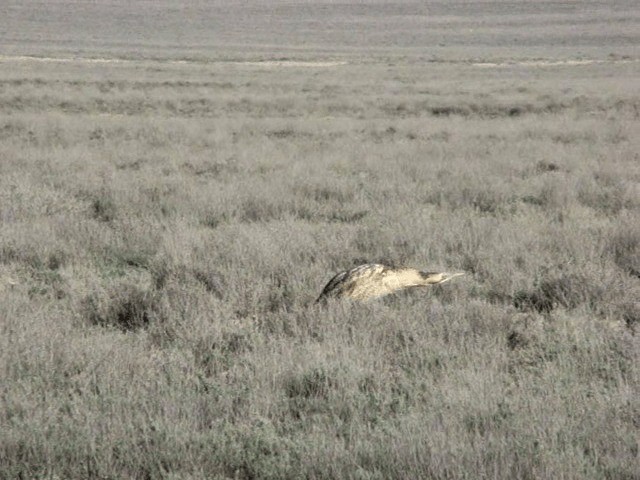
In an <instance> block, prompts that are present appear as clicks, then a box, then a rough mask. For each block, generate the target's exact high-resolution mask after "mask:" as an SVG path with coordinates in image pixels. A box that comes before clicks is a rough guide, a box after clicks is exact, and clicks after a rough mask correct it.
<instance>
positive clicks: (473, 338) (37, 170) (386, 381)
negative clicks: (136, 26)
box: [0, 3, 640, 480]
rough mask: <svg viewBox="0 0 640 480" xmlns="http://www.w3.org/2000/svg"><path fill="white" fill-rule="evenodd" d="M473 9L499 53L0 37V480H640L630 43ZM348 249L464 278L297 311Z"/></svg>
mask: <svg viewBox="0 0 640 480" xmlns="http://www.w3.org/2000/svg"><path fill="white" fill-rule="evenodd" d="M492 5H494V4H492V3H488V4H487V5H485V7H486V8H487V9H488V10H486V12H487V15H489V16H488V17H486V18H489V19H491V22H493V23H491V22H490V26H487V25H485V27H484V28H485V30H483V31H482V32H481V34H479V35H481V36H482V35H485V37H482V38H491V39H493V40H491V41H492V42H493V41H494V40H495V42H498V43H496V45H493V44H490V46H492V48H494V50H491V51H490V52H493V53H492V54H487V61H488V62H492V61H495V62H499V63H502V64H501V65H500V66H496V67H495V68H479V67H478V66H475V65H473V62H471V61H462V62H460V61H456V62H448V61H445V60H442V59H440V60H438V61H431V62H424V61H423V60H424V58H423V56H422V54H419V55H417V54H416V53H415V49H412V48H409V47H406V48H405V46H403V44H402V42H401V41H400V43H399V44H398V45H394V48H393V49H388V48H387V47H388V46H386V45H384V42H383V41H382V40H381V42H382V43H379V44H376V45H377V46H378V47H379V48H378V49H376V48H372V50H371V51H370V52H369V54H367V55H366V56H364V55H362V52H364V51H366V50H363V49H362V48H361V47H358V48H359V50H358V52H357V54H355V53H354V52H353V51H352V50H351V48H352V47H349V48H345V49H343V50H340V51H339V52H337V53H336V52H334V53H333V54H332V56H331V55H329V56H328V53H327V52H330V51H331V48H329V47H328V46H327V44H326V41H327V40H326V39H325V40H323V39H322V38H320V37H314V38H316V40H317V41H318V42H320V43H322V42H323V41H324V42H325V44H323V45H324V47H323V49H320V48H319V49H318V51H320V53H317V52H316V51H315V50H313V49H311V48H309V49H308V50H301V51H298V53H297V54H296V56H295V59H297V60H299V61H302V62H315V61H324V62H327V61H332V59H334V60H335V59H338V60H339V61H340V62H343V61H346V62H347V63H346V64H336V65H334V64H332V65H325V66H323V67H319V66H314V67H310V66H309V64H305V63H302V64H299V65H287V66H286V68H285V67H283V66H282V65H277V62H282V61H283V59H281V58H278V57H274V58H271V60H273V61H274V62H276V63H275V64H273V65H268V66H265V65H262V64H252V63H250V64H243V63H241V61H243V60H245V59H247V58H249V59H250V60H252V61H256V60H261V58H256V56H255V55H254V56H253V57H252V56H251V54H249V53H247V52H248V51H249V50H247V49H244V50H243V49H240V48H239V47H238V48H237V49H235V50H234V49H233V48H231V47H228V49H227V50H225V52H227V53H225V54H224V55H228V59H230V60H234V62H215V61H209V60H211V59H209V60H206V59H205V60H202V59H201V60H198V61H193V62H186V63H172V62H167V61H160V60H158V61H156V60H150V59H149V58H150V57H153V56H154V55H151V54H149V51H150V49H151V47H150V46H149V45H146V46H144V48H142V47H141V51H143V52H145V53H144V54H143V53H141V54H140V57H141V58H136V57H135V55H132V54H131V53H130V52H129V53H127V52H124V53H123V52H121V53H123V55H122V57H123V58H125V59H126V61H121V62H115V63H107V62H84V63H83V62H82V61H75V62H45V61H38V62H34V61H29V60H24V59H22V60H11V61H9V60H1V59H0V62H3V63H0V65H2V66H3V68H1V69H0V113H1V116H0V227H1V228H0V478H174V479H177V478H194V479H195V478H362V479H364V478H370V479H374V478H433V479H453V478H521V479H525V478H576V479H578V478H580V479H582V478H593V479H601V478H609V479H629V480H630V479H637V478H639V477H638V473H637V472H638V471H640V456H639V453H638V446H639V443H640V439H639V437H638V429H639V427H640V401H639V400H638V398H640V393H639V387H640V375H639V371H638V362H639V361H640V343H639V342H640V341H639V338H640V336H639V335H640V333H639V329H640V302H639V299H640V227H639V224H640V222H639V221H638V219H639V218H640V162H639V158H638V152H639V151H640V140H639V138H640V136H638V134H637V133H638V131H639V126H640V121H639V115H640V96H639V95H638V89H637V85H638V78H639V77H640V64H639V63H637V62H636V61H624V62H622V61H618V60H620V58H618V57H614V56H612V57H606V56H604V57H601V58H600V60H598V62H594V63H582V64H580V63H578V64H571V63H567V64H555V65H554V64H551V65H548V66H544V67H541V66H539V65H535V64H530V65H526V64H524V65H523V64H509V63H508V60H509V58H511V57H504V54H505V52H506V51H507V50H505V49H500V48H498V47H499V46H500V45H502V46H504V45H505V44H504V43H500V42H499V41H498V40H496V39H499V38H498V37H499V36H500V35H507V34H508V33H509V32H510V31H512V30H510V29H513V28H514V27H513V25H517V24H518V22H519V21H520V20H521V19H522V18H525V17H526V15H534V13H532V12H524V13H522V15H524V17H520V16H513V17H509V18H508V20H509V22H511V23H509V25H511V26H509V25H507V26H504V25H503V26H502V27H504V29H503V30H501V29H500V28H502V27H501V24H500V23H499V22H498V20H497V19H498V18H499V17H500V16H499V15H497V13H496V12H493V11H492V10H491V8H492ZM523 5H524V4H523ZM256 8H257V7H256ZM261 8H262V7H261ZM283 8H284V7H283ZM340 8H345V7H344V6H342V7H340ZM354 8H355V7H354ZM376 8H383V7H376ZM406 8H409V7H406ZM412 8H413V7H412ZM416 8H417V7H416ZM434 8H435V7H434ZM438 8H440V7H438ZM442 8H445V7H442ZM451 8H453V9H454V10H455V8H457V7H455V6H452V7H451ZM17 11H18V10H15V9H14V10H12V12H13V13H12V15H17V14H16V13H15V12H17ZM375 11H376V10H375V9H374V10H371V12H373V13H375ZM492 12H493V13H492ZM373 13H372V15H373ZM436 13H437V12H436ZM445 13H446V12H445ZM454 13H455V12H454ZM458 13H459V12H458ZM469 14H470V15H472V14H473V12H469ZM596 14H597V12H596V13H593V15H596ZM274 15H276V17H277V15H280V14H279V13H277V11H276V13H274ZM589 15H591V14H584V15H583V16H580V17H578V19H577V20H576V22H578V24H580V25H581V27H580V29H578V30H580V31H582V30H581V29H585V28H587V27H585V25H589V23H588V20H589V19H590V18H591V19H592V20H593V18H592V17H590V16H589ZM611 15H613V13H612V14H611ZM614 16H615V15H614ZM551 17H552V20H553V21H554V22H557V21H559V19H561V18H565V17H562V15H561V14H560V13H558V16H553V15H551ZM587 17H588V18H587ZM345 18H351V17H348V16H347V17H345ZM367 18H369V17H367ZM382 18H384V17H380V19H382ZM443 18H444V17H443ZM451 18H453V17H451ZM532 18H533V17H532ZM535 18H538V17H535ZM545 18H546V21H551V20H550V17H549V16H547V17H545ZM616 18H617V17H616ZM634 18H635V17H634ZM380 21H382V20H380ZM389 21H390V22H391V20H389ZM396 21H399V20H398V19H395V20H393V22H396ZM451 21H453V20H451ZM457 21H463V19H462V17H460V18H459V19H458V20H457ZM540 21H542V20H540ZM620 21H622V20H620ZM393 22H392V23H393ZM496 22H498V23H496ZM513 22H515V23H513ZM400 23H401V22H400ZM371 25H373V26H374V27H375V26H376V25H378V24H376V23H375V22H374V23H372V24H371ZM412 25H413V24H412ZM625 25H626V24H625ZM76 27H77V26H76ZM98 27H99V25H98V26H96V28H98ZM250 27H252V26H246V25H245V26H244V27H242V28H249V29H250ZM12 28H13V27H12ZM145 28H146V27H145ZM239 28H240V27H239ZM292 28H293V27H292ZM376 28H377V27H376ZM414 28H415V29H418V26H416V25H413V26H412V27H411V28H410V29H409V32H407V33H406V35H408V36H407V37H402V38H410V32H411V31H417V30H412V29H414ZM562 28H564V27H562ZM567 28H568V27H567ZM621 28H622V27H621ZM625 28H627V27H624V28H622V30H620V31H621V32H622V33H621V35H620V36H618V37H615V38H614V37H612V38H613V39H612V40H611V42H613V43H611V44H609V47H610V48H612V49H613V50H614V51H618V50H620V51H624V49H623V48H622V47H620V48H618V47H619V46H620V45H619V42H622V43H624V42H623V41H622V40H621V39H622V38H627V37H625V36H624V35H627V36H628V38H631V37H632V34H631V33H629V32H627V30H624V29H625ZM569 30H570V29H569ZM97 31H98V33H97V34H96V35H97V38H98V40H97V41H98V43H99V42H101V41H103V40H100V38H101V37H100V35H101V34H104V32H102V33H100V32H101V31H100V30H99V29H98V30H97ZM195 31H196V32H198V31H200V30H198V29H197V28H196V30H195ZM296 31H297V30H296ZM465 31H466V30H465ZM562 31H564V30H562ZM567 31H568V30H567ZM71 32H72V33H73V32H74V31H73V29H72V30H71ZM376 32H377V31H376ZM500 32H502V33H500ZM593 32H595V33H594V35H595V37H589V38H596V37H597V38H600V37H598V35H600V33H598V32H599V30H598V28H596V29H595V30H593ZM624 32H627V33H626V34H624V35H623V33H624ZM494 33H495V35H497V36H495V35H494ZM73 34H75V35H79V34H78V33H77V32H75V33H73ZM379 34H380V33H379V32H377V33H375V35H379ZM432 34H433V32H432V33H430V34H429V35H432ZM498 34H499V35H498ZM565 34H566V35H568V36H567V38H569V39H573V40H571V41H574V40H575V38H578V37H575V38H574V37H573V36H571V35H569V34H568V33H566V32H565ZM194 35H195V34H194ZM229 35H231V34H229ZM260 35H266V34H265V33H264V32H262V31H261V30H259V29H257V30H256V32H255V36H256V37H255V38H261V37H260ZM283 35H284V34H283ZM287 35H289V36H287V37H286V38H288V39H289V41H290V44H291V43H293V41H294V40H295V39H296V38H297V36H296V35H297V34H295V32H294V33H291V32H289V33H287ZM371 35H372V37H371V38H374V39H375V38H377V37H376V36H375V35H374V33H373V31H371ZM487 35H488V36H487ZM492 35H494V36H492ZM523 35H524V33H523ZM534 37H535V35H533V34H531V36H530V37H527V38H529V39H530V40H531V39H534ZM203 38H204V37H203ZM225 38H226V37H225ZM323 38H324V37H323ZM367 38H369V37H367ZM385 38H387V37H385ZM452 38H454V37H450V39H452ZM465 38H466V37H465ZM469 38H470V37H469ZM535 38H538V37H535ZM580 38H581V37H580ZM205 40H206V39H205ZM192 41H193V42H194V44H197V42H196V41H195V40H193V39H192ZM425 41H426V40H425ZM629 41H632V39H631V40H629ZM203 42H204V43H205V44H206V42H205V41H204V40H203ZM407 42H409V40H407ZM616 42H618V43H616ZM463 43H464V42H463ZM543 43H544V42H543ZM63 45H64V42H63V40H60V43H55V42H54V43H53V44H52V46H49V48H48V49H47V48H46V47H45V46H43V45H41V46H40V47H39V48H40V49H41V50H38V52H39V53H41V54H42V55H45V54H50V53H51V52H52V51H57V50H59V49H62V48H63ZM104 45H105V51H106V52H107V53H109V52H110V53H113V51H112V50H110V48H115V47H113V45H111V46H110V45H109V44H107V43H104ZM376 45H374V46H373V47H376ZM528 45H529V47H530V48H532V49H533V48H534V47H536V46H538V47H539V46H540V45H539V44H536V43H535V42H534V41H533V40H531V42H530V43H529V44H528ZM98 46H99V45H98ZM98 46H95V45H94V46H92V47H87V46H86V45H85V47H86V49H87V51H88V52H91V51H92V49H97V48H98ZM463 46H464V45H462V44H461V46H460V48H462V47H463ZM529 47H528V48H529ZM25 48H26V47H25V46H24V45H22V47H20V48H17V47H15V46H14V48H8V47H7V48H6V49H5V51H8V52H9V53H11V52H15V51H20V52H22V50H24V49H25ZM353 48H355V47H353ZM523 48H524V47H523ZM603 48H604V47H603ZM469 49H470V50H469V51H470V52H472V51H473V47H472V46H469ZM382 50H384V51H383V52H382V53H381V51H382ZM512 50H513V49H512ZM525 50H526V49H523V50H522V52H524V51H525ZM460 51H463V49H462V50H460ZM509 51H511V50H509ZM531 51H533V50H526V52H531ZM602 51H604V50H602ZM38 52H36V53H38ZM198 52H200V53H199V54H202V52H201V51H200V50H198ZM85 53H86V52H85ZM103 53H104V52H103ZM449 53H451V54H452V56H454V51H453V50H452V51H450V52H449ZM157 55H159V54H157V52H156V55H155V56H157ZM221 55H222V54H221ZM471 56H472V54H469V58H470V57H471ZM525 56H526V55H525ZM142 57H144V58H142ZM258 57H259V56H258ZM517 57H519V54H514V55H513V58H517ZM164 58H165V59H176V58H180V55H179V53H177V52H175V51H171V52H168V53H166V55H165V57H164ZM505 58H506V60H505ZM572 58H574V57H572ZM569 59H571V58H569ZM235 60H237V61H235ZM338 60H336V61H338ZM627 60H629V59H627ZM505 61H506V63H504V62H505ZM6 65H11V68H4V66H6ZM278 67H282V68H278ZM365 261H366V262H386V263H393V264H400V265H411V266H415V267H419V268H424V269H433V270H437V269H442V270H443V271H444V270H447V269H450V270H455V271H458V270H464V271H466V272H468V273H467V275H466V276H465V277H461V279H460V281H458V282H455V283H450V284H448V285H446V286H443V287H434V288H433V289H432V290H430V291H424V292H409V293H407V294H401V295H397V296H392V297H389V298H386V299H383V300H380V301H378V302H372V303H370V304H367V305H364V306H362V305H356V304H351V303H339V302H330V303H329V304H327V305H324V306H320V305H314V304H313V301H314V300H315V298H316V297H317V295H318V294H319V292H320V290H321V289H322V287H323V286H324V285H325V283H326V282H327V280H328V279H329V278H330V277H331V276H332V275H333V274H334V273H336V272H337V271H339V270H343V269H345V268H348V267H351V266H354V265H357V264H359V263H363V262H365Z"/></svg>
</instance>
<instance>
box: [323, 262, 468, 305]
mask: <svg viewBox="0 0 640 480" xmlns="http://www.w3.org/2000/svg"><path fill="white" fill-rule="evenodd" d="M460 275H464V273H446V272H442V273H437V272H423V271H420V270H417V269H415V268H406V267H401V268H394V267H389V266H386V265H380V264H378V263H367V264H364V265H359V266H357V267H354V268H352V269H351V270H346V271H344V272H340V273H338V274H337V275H336V276H335V277H333V278H332V279H331V280H329V283H327V285H326V286H325V287H324V290H322V293H321V294H320V297H318V300H316V301H317V302H319V301H321V300H323V299H326V298H351V299H353V300H362V301H364V300H369V299H372V298H377V297H382V296H384V295H388V294H390V293H394V292H397V291H399V290H404V289H406V288H412V287H426V286H429V285H435V284H438V283H444V282H446V281H448V280H451V279H452V278H454V277H458V276H460Z"/></svg>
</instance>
